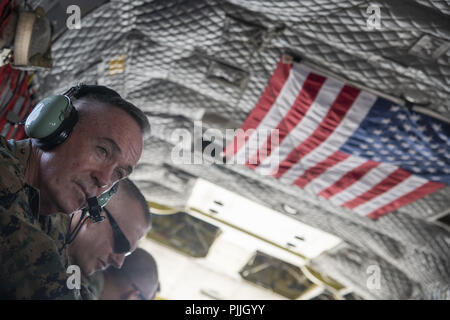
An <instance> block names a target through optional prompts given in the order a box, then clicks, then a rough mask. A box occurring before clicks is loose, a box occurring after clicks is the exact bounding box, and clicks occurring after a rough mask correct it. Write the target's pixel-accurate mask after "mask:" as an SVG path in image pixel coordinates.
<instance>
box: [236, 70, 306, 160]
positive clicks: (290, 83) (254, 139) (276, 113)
mask: <svg viewBox="0 0 450 320" xmlns="http://www.w3.org/2000/svg"><path fill="white" fill-rule="evenodd" d="M308 73H309V70H306V69H304V68H303V67H302V66H301V65H296V66H294V67H293V68H292V70H291V72H290V74H289V77H288V79H287V81H286V82H285V84H284V86H283V89H281V92H280V94H279V95H278V98H277V99H276V101H275V103H274V105H273V107H272V108H271V109H270V111H269V112H268V113H267V115H266V116H265V117H264V119H263V121H261V122H260V123H259V125H258V127H257V128H256V131H254V132H253V133H250V135H249V138H248V141H247V143H246V145H245V147H244V148H241V149H240V150H239V151H238V152H237V154H236V156H235V157H236V158H237V159H236V161H237V163H239V164H243V163H246V162H247V160H248V157H249V156H250V155H253V154H254V153H256V152H257V151H258V149H259V148H260V147H261V145H262V144H263V143H264V142H265V141H266V140H267V138H268V137H269V136H270V133H271V130H272V129H273V128H275V126H276V125H278V123H280V121H281V120H282V119H283V117H284V116H285V114H287V113H288V112H289V110H290V108H291V106H292V104H293V103H294V101H295V99H296V97H297V95H298V92H299V91H300V89H301V88H302V85H303V82H304V81H305V79H306V78H307V76H308ZM251 129H253V128H251ZM246 136H247V135H246ZM241 140H242V139H241Z"/></svg>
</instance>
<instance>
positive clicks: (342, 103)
mask: <svg viewBox="0 0 450 320" xmlns="http://www.w3.org/2000/svg"><path fill="white" fill-rule="evenodd" d="M358 94H359V90H358V89H356V88H354V87H351V86H347V85H345V86H344V87H343V88H342V90H341V92H339V95H338V96H337V98H336V100H335V101H334V102H333V104H332V105H331V108H329V110H328V112H327V114H326V115H325V117H324V118H323V120H322V121H321V122H320V124H319V126H318V127H317V128H316V130H314V132H313V133H312V134H311V135H310V136H309V137H308V138H307V139H306V140H305V141H303V142H302V143H300V144H299V145H298V146H297V147H295V148H294V150H292V151H291V152H290V153H289V155H288V156H287V157H286V158H285V159H284V160H283V161H282V162H281V164H280V168H279V170H278V172H277V173H276V174H275V177H276V178H279V177H281V176H282V175H283V174H285V173H286V172H287V171H288V170H289V169H290V168H291V167H292V166H293V165H294V164H295V163H297V162H298V161H299V160H300V159H301V158H302V157H304V156H305V155H307V154H308V153H309V152H311V151H312V150H314V149H315V148H317V147H318V146H319V145H320V144H321V143H322V142H324V141H325V140H326V139H327V138H328V137H329V136H330V135H331V134H332V133H333V131H334V129H335V128H336V127H337V126H338V125H339V123H340V122H341V121H342V119H343V118H344V116H345V114H346V113H347V111H348V110H349V109H350V107H351V106H352V104H353V102H354V101H355V99H356V97H357V96H358Z"/></svg>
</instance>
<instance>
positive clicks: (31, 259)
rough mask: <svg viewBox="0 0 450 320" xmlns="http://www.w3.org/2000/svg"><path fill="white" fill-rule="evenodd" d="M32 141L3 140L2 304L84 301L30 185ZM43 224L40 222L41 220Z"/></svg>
mask: <svg viewBox="0 0 450 320" xmlns="http://www.w3.org/2000/svg"><path fill="white" fill-rule="evenodd" d="M30 151H31V141H30V140H29V139H27V140H22V141H13V140H10V141H7V140H6V139H5V138H4V137H2V136H0V299H79V298H80V296H79V292H78V290H70V289H68V287H67V285H66V282H67V279H68V274H67V273H66V268H65V267H64V262H63V260H62V258H61V256H60V254H59V252H58V246H59V244H57V242H55V241H54V240H53V239H52V238H51V237H50V236H49V235H48V234H47V233H46V232H45V231H44V230H43V229H42V226H41V223H44V224H45V219H46V218H48V217H41V219H39V191H38V190H37V189H35V188H33V187H31V186H29V185H27V184H26V182H25V170H26V166H27V161H28V159H29V156H30ZM39 220H40V221H39Z"/></svg>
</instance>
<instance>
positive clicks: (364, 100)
mask: <svg viewBox="0 0 450 320" xmlns="http://www.w3.org/2000/svg"><path fill="white" fill-rule="evenodd" d="M375 101H376V97H375V96H374V95H372V94H369V93H367V92H361V93H360V94H359V96H358V98H357V99H356V101H355V102H354V104H353V106H352V108H350V110H349V112H348V113H347V114H346V116H345V118H344V120H343V121H342V122H341V123H340V124H339V126H338V127H337V128H336V130H334V132H333V133H332V134H331V135H330V136H329V137H328V139H327V140H326V141H325V143H322V144H321V145H320V146H319V147H318V148H316V149H315V150H314V151H312V152H311V153H309V154H308V155H306V156H305V157H304V158H303V159H301V161H300V162H298V163H297V164H295V165H294V166H293V167H292V168H291V170H289V171H288V172H287V173H286V174H285V175H284V176H283V177H281V179H282V181H283V182H285V183H287V184H292V182H293V181H294V180H295V179H296V178H297V177H299V176H300V175H301V174H303V172H304V171H305V170H307V169H308V168H310V167H312V166H314V165H315V164H316V163H318V162H320V161H323V160H325V159H326V158H327V157H329V156H330V155H332V154H333V153H334V152H335V151H337V150H339V148H341V146H342V145H343V144H344V143H345V142H346V140H347V139H348V138H349V137H350V136H351V135H352V134H353V133H354V132H355V130H357V129H358V126H359V124H360V123H361V121H363V119H364V117H365V116H366V115H367V113H368V112H369V110H370V107H371V106H372V105H373V103H374V102H375ZM344 162H346V161H344ZM336 169H340V165H339V164H338V165H337V167H336ZM349 169H353V167H350V168H349ZM334 170H335V168H334V167H333V171H334ZM339 174H340V173H339V172H338V173H337V174H335V173H334V172H333V176H334V177H336V178H338V176H339ZM325 180H326V181H329V182H330V185H331V184H332V183H333V182H334V181H335V180H330V178H329V177H328V176H327V179H325ZM324 182H325V181H324ZM326 187H328V185H323V187H322V189H324V188H326ZM306 189H308V186H306ZM322 189H320V190H322Z"/></svg>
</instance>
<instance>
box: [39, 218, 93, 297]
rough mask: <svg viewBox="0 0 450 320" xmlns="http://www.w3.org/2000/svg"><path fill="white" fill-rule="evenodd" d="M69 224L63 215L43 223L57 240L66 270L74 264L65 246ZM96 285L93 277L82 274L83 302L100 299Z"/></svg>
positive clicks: (45, 229) (46, 230)
mask: <svg viewBox="0 0 450 320" xmlns="http://www.w3.org/2000/svg"><path fill="white" fill-rule="evenodd" d="M69 224H70V217H69V216H68V215H66V214H63V213H57V214H53V215H51V216H49V217H48V219H47V220H46V221H43V223H41V226H42V228H43V230H44V231H45V232H46V233H47V234H48V235H49V236H50V237H51V238H52V239H53V240H55V243H56V244H57V248H58V252H59V253H60V256H61V260H62V262H63V265H64V267H65V268H66V269H67V267H68V266H69V265H71V264H72V262H73V259H71V257H70V254H69V246H64V243H65V237H66V235H67V234H68V231H69ZM94 285H95V283H94V282H92V280H91V277H89V276H86V275H84V274H83V273H81V284H80V286H81V287H80V295H81V298H82V299H83V300H98V298H99V297H98V295H97V291H95V287H94Z"/></svg>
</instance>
